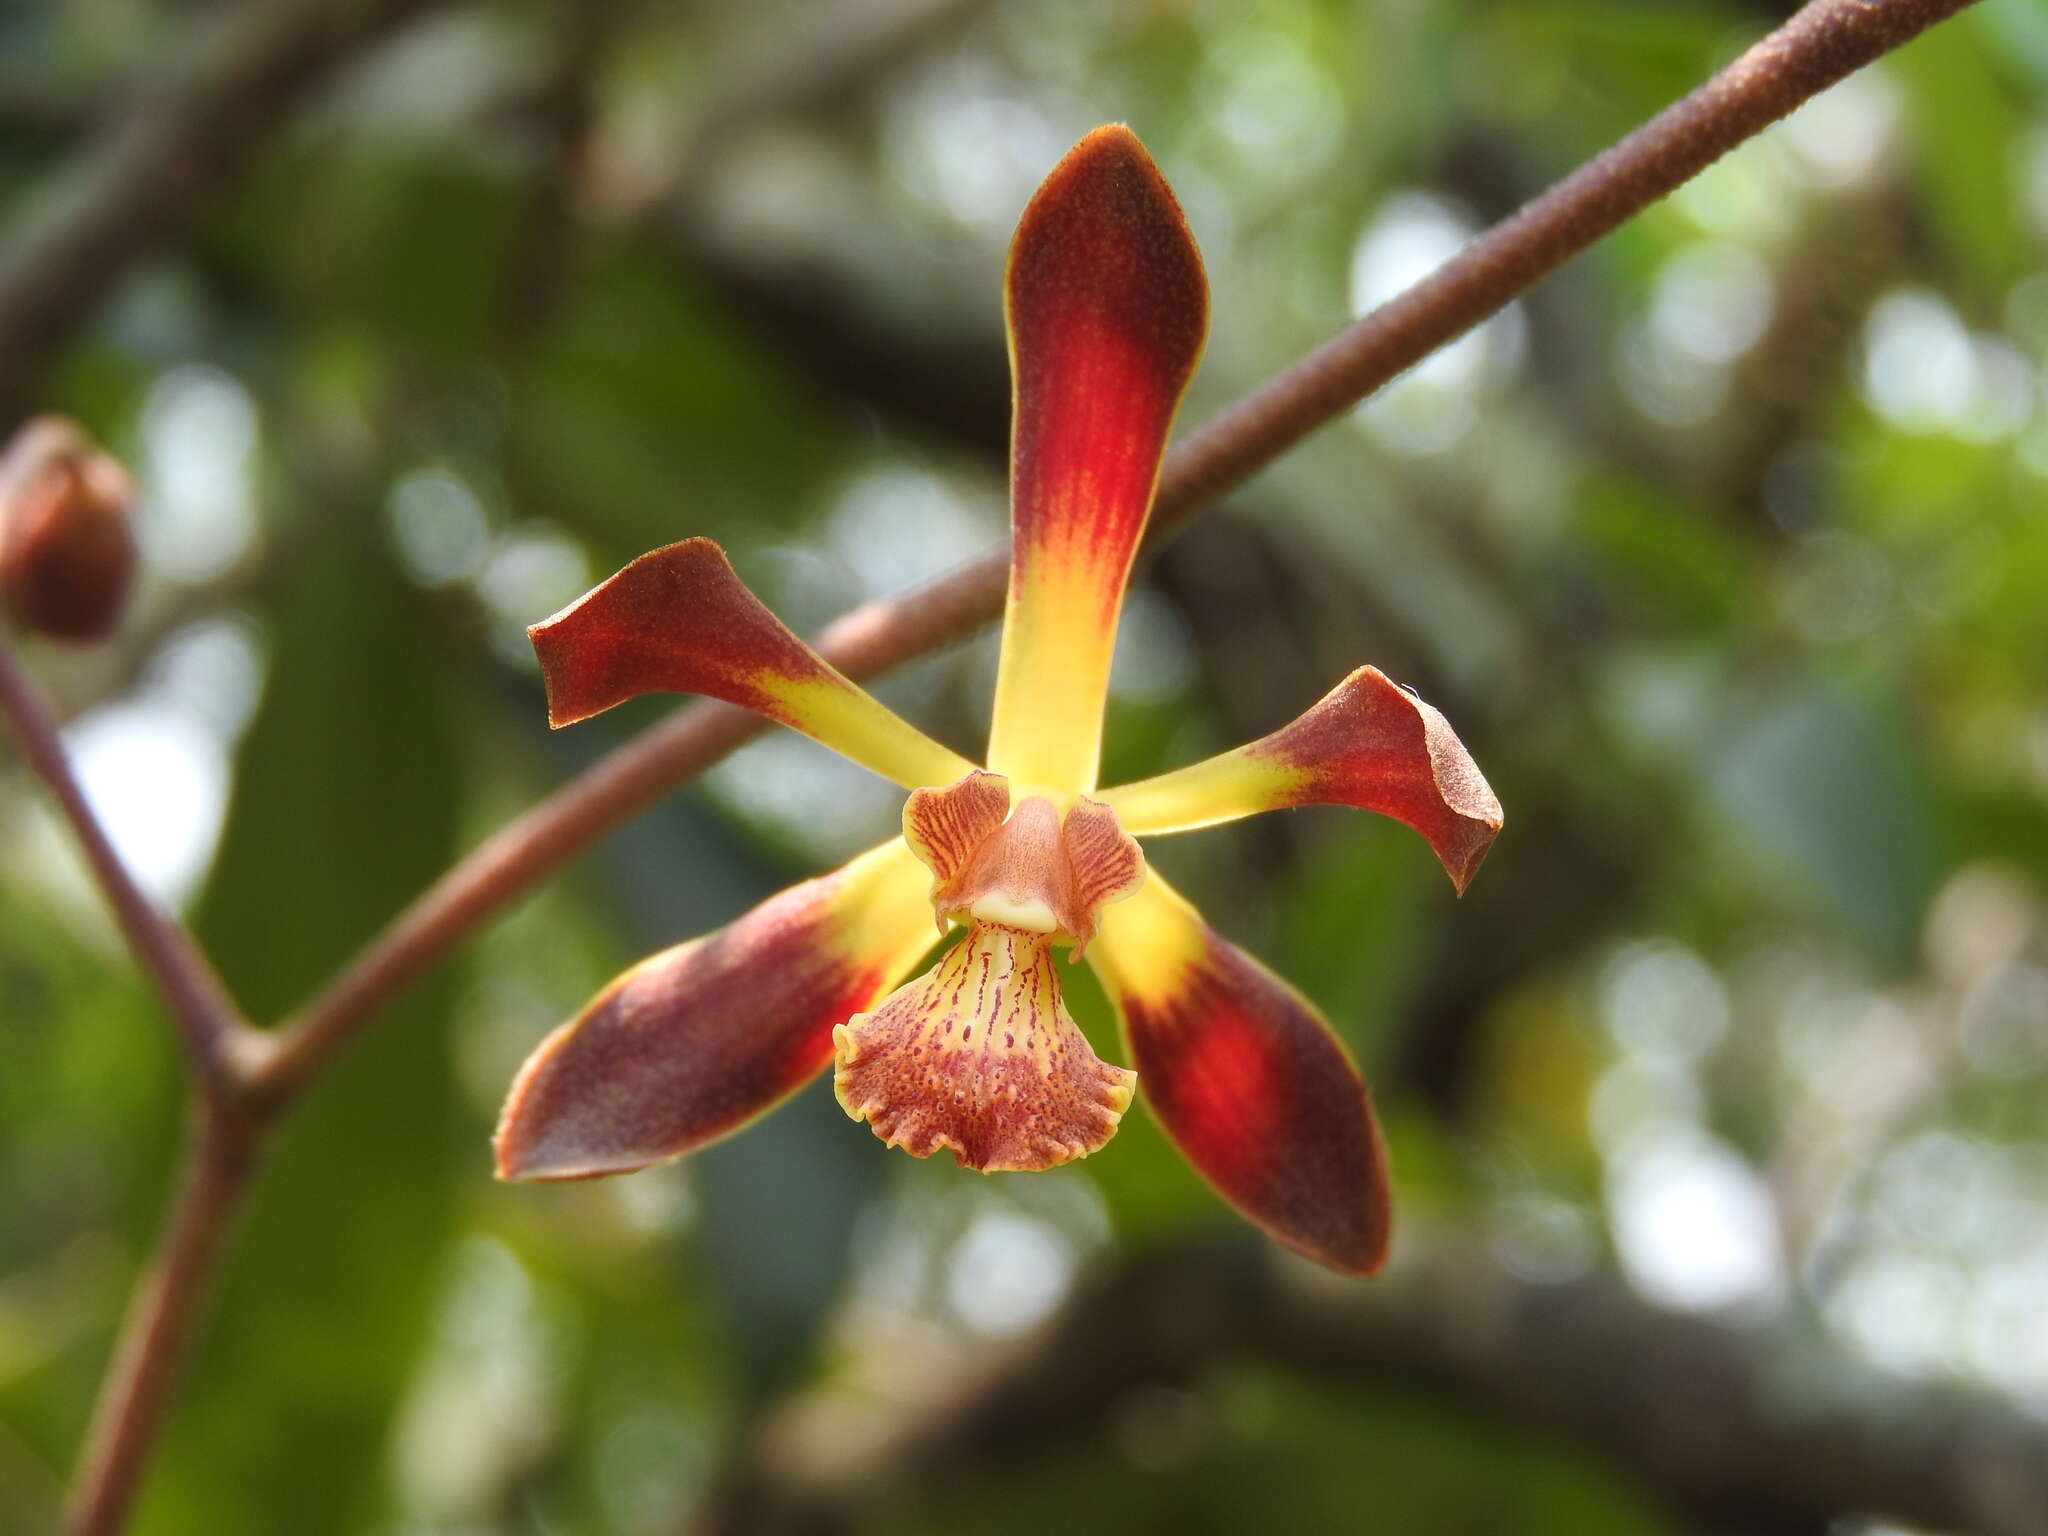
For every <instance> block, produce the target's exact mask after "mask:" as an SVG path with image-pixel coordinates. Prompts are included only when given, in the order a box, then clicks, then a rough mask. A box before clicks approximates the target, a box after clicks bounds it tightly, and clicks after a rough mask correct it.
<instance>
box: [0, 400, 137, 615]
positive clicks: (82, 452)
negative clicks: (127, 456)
mask: <svg viewBox="0 0 2048 1536" xmlns="http://www.w3.org/2000/svg"><path fill="white" fill-rule="evenodd" d="M133 499H134V487H133V485H132V484H131V483H130V481H129V479H128V475H127V472H126V471H125V470H123V469H122V468H121V466H120V465H119V464H117V463H115V462H114V460H113V459H112V458H111V457H109V456H108V455H107V454H105V453H102V452H100V451H99V450H98V449H96V448H94V447H93V446H92V445H91V444H90V443H89V442H88V441H87V440H86V438H85V435H84V434H83V433H82V432H80V431H79V429H78V428H77V427H76V426H74V425H73V424H72V423H70V422H68V421H65V420H63V419H62V418H60V417H55V416H44V417H39V418H37V419H36V420H34V421H32V422H30V423H29V424H28V425H27V426H25V427H23V428H22V429H21V431H20V432H18V433H16V434H15V437H14V441H13V442H12V443H10V444H9V445H8V447H7V452H6V454H5V456H4V457H0V606H4V607H5V609H6V611H7V612H8V614H9V615H10V616H12V618H13V619H14V621H15V623H17V624H19V625H20V626H21V627H22V628H24V629H28V630H34V631H36V632H38V633H40V634H45V635H49V636H51V637H52V638H54V639H58V640H70V641H76V642H81V643H83V642H88V641H93V640H101V639H104V638H105V637H106V636H107V635H108V634H110V633H111V632H112V631H113V628H114V626H115V625H116V624H117V623H118V622H120V618H121V609H122V607H123V605H124V604H125V603H126V601H127V598H128V587H129V583H130V581H131V580H132V578H133V577H134V575H135V536H134V533H133V532H132V531H131V530H130V528H129V525H128V508H129V504H130V502H131V501H132V500H133Z"/></svg>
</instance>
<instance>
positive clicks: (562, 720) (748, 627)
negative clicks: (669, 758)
mask: <svg viewBox="0 0 2048 1536" xmlns="http://www.w3.org/2000/svg"><path fill="white" fill-rule="evenodd" d="M526 633H527V637H528V638H529V639H530V640H532V642H533V649H534V653H535V654H536V655H537V656H538V657H539V658H540V670H541V676H542V678H543V679H544V680H545V681H546V683H547V690H548V723H549V724H550V725H553V726H557V727H560V726H564V725H573V724H575V723H576V722H577V721H579V720H587V719H589V718H590V717H591V716H592V715H595V714H599V713H601V712H603V711H604V710H607V709H610V708H611V707H612V706H613V705H614V704H620V703H623V702H625V701H626V700H627V699H631V698H637V697H638V696H639V695H641V694H643V693H701V694H704V695H706V696H708V697H711V698H720V699H724V700H726V701H727V702H729V703H733V704H738V705H740V706H742V707H743V708H746V709H752V710H757V711H759V712H760V713H762V714H767V715H773V716H775V717H776V718H781V717H782V716H781V714H779V713H778V702H779V701H778V700H777V698H776V696H775V695H774V694H773V693H771V692H769V691H768V690H767V689H766V688H764V687H763V686H762V685H763V683H764V682H766V681H767V680H769V679H792V680H802V681H819V680H823V679H824V678H826V677H827V676H828V675H829V674H828V673H827V671H826V669H825V667H824V665H823V664H822V663H821V662H819V661H818V660H817V658H816V657H815V656H813V655H812V654H811V652H810V650H809V649H808V648H807V647H806V646H805V645H804V644H803V642H802V641H800V640H798V639H797V638H796V637H795V636H794V635H792V634H791V633H790V632H789V630H788V629H786V628H785V627H784V626H783V624H782V621H781V620H779V619H777V618H776V617H775V616H774V615H773V614H772V613H770V612H769V611H768V609H767V608H766V607H765V606H763V604H762V603H761V600H760V599H759V598H757V597H755V596H754V594H753V593H751V592H749V591H748V590H747V588H746V586H745V584H744V583H742V582H741V581H740V579H739V577H738V575H736V574H735V573H734V571H733V568H732V564H731V562H730V561H728V560H727V559H726V558H725V551H724V550H722V549H720V548H719V547H718V545H717V544H715V543H713V542H712V541H711V540H710V539H684V540H682V541H681V542H679V543H675V544H670V545H668V546H666V547H665V548H662V549H657V550H655V551H653V552H652V553H650V554H645V555H642V556H641V557H640V558H639V559H638V560H635V561H634V562H633V563H632V564H631V565H628V566H627V567H626V568H625V569H624V570H622V571H620V572H619V573H618V574H617V575H616V576H613V577H612V578H611V579H610V580H608V581H604V582H601V583H599V584H598V585H597V586H595V587H593V588H592V589H591V590H590V591H589V592H587V593H585V594H584V595H583V596H582V597H580V598H578V599H577V600H576V601H575V602H573V603H571V604H570V605H569V606H568V607H566V608H564V609H563V610H562V611H561V612H560V613H557V614H555V615H554V616H553V617H551V618H548V619H545V620H543V621H542V622H541V623H539V624H536V625H534V626H533V627H532V628H530V629H529V630H527V632H526Z"/></svg>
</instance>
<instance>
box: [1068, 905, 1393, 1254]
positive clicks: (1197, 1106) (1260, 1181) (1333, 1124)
mask: <svg viewBox="0 0 2048 1536" xmlns="http://www.w3.org/2000/svg"><path fill="white" fill-rule="evenodd" d="M1089 959H1090V960H1091V961H1092V962H1093V964H1094V966H1095V969H1096V973H1097V974H1098V975H1099V976H1101V978H1102V982H1103V986H1104V987H1105V988H1106V989H1107V990H1108V992H1109V994H1110V997H1111V998H1112V1000H1113V1001H1114V1002H1115V1004H1116V1008H1117V1014H1118V1017H1119V1018H1120V1019H1121V1020H1122V1022H1123V1028H1124V1035H1125V1038H1126V1040H1127V1041H1128V1044H1129V1050H1130V1059H1131V1062H1132V1064H1133V1065H1134V1066H1135V1067H1136V1068H1137V1069H1138V1081H1139V1083H1140V1084H1141V1085H1142V1086H1143V1088H1144V1090H1145V1097H1146V1100H1147V1102H1148V1103H1150V1104H1151V1106H1152V1111H1153V1113H1154V1114H1156V1115H1157V1116H1158V1117H1159V1121H1160V1124H1161V1125H1163V1126H1164V1127H1165V1129H1166V1133H1167V1135H1168V1136H1170V1137H1171V1138H1172V1139H1173V1142H1174V1144H1175V1145H1176V1146H1178V1147H1179V1148H1180V1150H1181V1152H1182V1154H1183V1155H1185V1156H1186V1158H1187V1160H1188V1161H1189V1162H1190V1163H1192V1164H1193V1165H1194V1166H1195V1169H1196V1171H1197V1172H1199V1173H1200V1174H1201V1175H1202V1177H1203V1178H1205V1179H1207V1180H1208V1181H1209V1183H1210V1185H1211V1186H1212V1187H1213V1188H1214V1189H1215V1190H1216V1192H1217V1193H1218V1194H1220V1195H1222V1196H1223V1198H1224V1199H1226V1200H1228V1201H1229V1202H1230V1203H1231V1204H1232V1205H1234V1206H1236V1207H1237V1209H1238V1210H1240V1211H1242V1212H1243V1213H1244V1215H1245V1216H1246V1217H1248V1218H1249V1219H1250V1220H1251V1221H1252V1222H1253V1223H1254V1224H1255V1225H1257V1226H1258V1227H1260V1228H1261V1229H1263V1230H1264V1231H1265V1232H1267V1233H1268V1234H1270V1235H1271V1236H1272V1237H1273V1238H1274V1239H1275V1240H1277V1241H1278V1242H1281V1243H1284V1244H1285V1245H1286V1246H1288V1247H1289V1248H1292V1249H1294V1250H1295V1251H1296V1252H1298V1253H1302V1254H1305V1255H1307V1256H1308V1257H1309V1258H1311V1259H1314V1260H1315V1261H1316V1262H1317V1263H1319V1264H1325V1265H1328V1266H1329V1267H1330V1268H1332V1269H1336V1270H1341V1271H1343V1272H1345V1273H1347V1274H1359V1275H1366V1274H1371V1273H1373V1272H1374V1271H1375V1270H1377V1269H1378V1268H1379V1267H1380V1264H1381V1262H1382V1261H1383V1260H1384V1259H1385V1257H1386V1249H1387V1234H1388V1225H1389V1216H1388V1205H1387V1168H1386V1156H1385V1153H1384V1152H1383V1151H1382V1149H1381V1146H1380V1138H1379V1129H1378V1127H1377V1125H1376V1124H1375V1122H1374V1119H1373V1113H1372V1103H1371V1100H1370V1099H1369V1098H1368V1096H1367V1093H1366V1088H1365V1083H1364V1081H1363V1080H1362V1079H1361V1078H1360V1077H1359V1075H1358V1069H1357V1068H1356V1067H1354V1066H1353V1065H1352V1064H1351V1060H1350V1058H1349V1056H1347V1055H1346V1054H1345V1051H1344V1047H1343V1046H1342V1045H1341V1044H1339V1043H1338V1040H1337V1037H1336V1036H1335V1035H1334V1034H1332V1033H1331V1032H1330V1027H1329V1025H1327V1024H1326V1023H1324V1021H1323V1019H1322V1018H1321V1016H1320V1015H1318V1014H1317V1012H1316V1011H1315V1009H1314V1008H1313V1007H1311V1006H1310V1004H1309V1003H1308V1002H1307V1001H1306V1000H1305V999H1303V998H1302V996H1301V995H1300V994H1299V993H1297V992H1296V991H1295V990H1294V989H1293V988H1291V987H1289V986H1288V985H1287V984H1286V983H1285V982H1283V981H1281V980H1280V979H1279V978H1278V977H1276V976H1274V975H1273V974H1272V972H1270V971H1268V970H1267V969H1266V968H1265V967H1264V966H1262V965H1260V964H1259V963H1258V962H1257V961H1256V960H1254V959H1252V958H1251V956H1249V955H1247V954H1245V953H1244V951H1243V950H1241V949H1238V948H1237V947H1236V946H1235V945H1233V944H1231V943H1230V942H1228V941H1227V940H1225V939H1224V938H1222V937H1221V936H1220V935H1218V934H1217V933H1216V932H1215V931H1214V930H1213V929H1211V928H1209V927H1208V926H1207V925H1206V924H1204V923H1203V921H1202V919H1201V916H1200V914H1199V913H1197V912H1196V911H1195V909H1194V908H1193V907H1191V906H1190V905H1189V904H1188V903H1187V902H1186V901H1185V900H1184V899H1183V898H1182V897H1180V896H1179V895H1177V894H1176V893H1175V892H1174V891H1173V890H1172V889H1171V888H1170V887H1168V886H1167V885H1166V883H1165V882H1164V881H1162V880H1161V879H1160V878H1159V877H1158V876H1157V875H1156V874H1155V875H1153V876H1151V877H1150V878H1149V879H1148V880H1147V881H1146V882H1145V886H1144V889H1143V890H1141V891H1139V892H1138V894H1137V895H1136V896H1133V897H1132V898H1130V899H1129V900H1128V901H1125V902H1123V903H1121V904H1119V905H1118V906H1116V907H1113V908H1111V909H1109V911H1108V912H1106V913H1105V914H1104V919H1103V926H1102V932H1101V933H1100V934H1099V935H1097V937H1096V940H1095V948H1094V949H1093V950H1092V951H1091V952H1090V955H1089Z"/></svg>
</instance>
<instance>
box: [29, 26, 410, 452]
mask: <svg viewBox="0 0 2048 1536" xmlns="http://www.w3.org/2000/svg"><path fill="white" fill-rule="evenodd" d="M444 3H446V0H249V3H247V4H244V5H241V6H238V7H236V8H235V9H234V10H232V11H230V12H229V13H228V14H226V15H225V16H223V17H222V18H221V19H220V20H219V21H218V22H217V23H215V24H214V25H213V26H212V27H211V28H209V29H207V30H206V31H205V33H204V34H203V35H202V36H201V37H199V38H198V39H196V40H195V42H194V44H193V46H192V47H191V48H190V49H189V51H188V52H187V53H186V54H185V56H184V57H183V59H182V60H181V61H179V62H178V63H176V64H174V65H172V66H170V67H169V68H168V69H167V70H165V71H162V72H160V73H156V72H153V78H155V79H156V81H157V83H156V84H154V85H152V86H151V87H150V88H149V89H148V90H147V92H146V93H145V94H144V95H142V96H141V97H140V98H139V99H138V100H137V101H135V103H134V104H133V105H132V106H131V107H129V108H128V109H127V110H125V111H124V112H122V113H121V114H120V116H119V117H118V118H117V119H115V120H114V121H113V122H112V123H111V124H110V126H109V128H108V130H107V131H106V132H105V133H104V134H103V135H101V137H100V138H99V139H98V141H97V142H96V143H95V144H94V146H93V147H92V148H91V149H89V150H87V151H86V152H85V153H84V154H83V155H81V156H80V157H79V159H78V160H77V161H76V162H75V163H74V164H73V165H71V166H70V167H68V168H67V169H66V170H65V171H64V172H63V173H62V174H61V175H60V176H59V177H57V178H56V179H55V180H54V181H53V182H52V183H51V184H50V185H48V186H46V187H42V188H39V189H37V191H36V193H35V194H34V195H33V196H32V197H31V198H30V199H29V207H28V208H27V209H26V210H25V211H23V212H22V213H21V214H19V215H18V216H17V217H15V218H14V219H13V220H12V221H10V223H9V224H8V226H7V227H6V229H5V230H4V231H0V253H4V254H0V423H4V422H5V421H7V420H9V419H11V418H12V417H13V416H15V415H16V414H17V413H18V412H19V409H20V407H21V405H22V403H23V402H24V401H25V400H26V399H27V397H28V396H29V394H30V393H31V392H32V390H33V388H34V386H35V383H36V381H37V380H38V379H39V378H40V377H41V376H42V373H43V371H44V369H45V368H46V367H47V366H48V365H49V363H50V361H51V359H52V358H54V357H55V356H56V355H57V353H58V352H59V350H61V349H62V347H63V346H64V344H65V342H66V341H67V340H68V339H69V338H70V337H71V335H72V334H73V333H74V332H75V331H76V330H77V329H78V327H79V326H80V325H81V324H83V323H84V322H85V321H86V320H87V319H88V318H90V317H91V315H92V314H93V313H94V312H96V311H97V310H98V309H99V307H100V306H101V305H102V304H103V303H105V302H106V300H107V299H108V298H109V297H110V296H111V295H112V294H113V293H114V291H115V289H116V288H118V287H119V285H120V283H121V281H122V280H123V278H125V277H126V275H127V274H128V272H129V271H130V270H131V269H132V268H133V267H134V266H135V265H136V263H138V262H139V261H142V260H145V259H146V258H148V257H149V256H150V255H152V254H153V253H155V252H156V251H158V250H160V249H162V248H163V247H164V246H165V245H166V244H168V243H169V242H170V241H172V240H174V239H176V238H177V237H178V236H179V235H180V234H182V233H183V232H184V231H185V230H186V229H187V228H189V227H190V226H191V225H192V223H193V222H194V221H195V220H196V219H197V218H198V217H199V214H200V212H201V211H202V209H203V208H204V206H205V205H206V203H207V202H208V200H209V199H210V198H211V197H212V196H213V195H214V194H215V193H216V192H218V191H219V190H220V189H221V188H222V187H223V186H225V185H226V184H227V183H228V182H229V181H231V180H232V179H233V178H234V177H235V176H236V175H237V174H238V173H239V172H240V171H241V170H242V168H243V167H244V166H245V165H246V164H248V162H249V161H250V160H251V159H252V158H253V157H254V156H255V155H256V153H257V152H258V151H259V150H260V149H261V148H262V147H263V145H264V144H265V143H266V142H267V141H268V130H269V128H270V125H271V124H272V123H274V122H275V121H276V120H277V119H278V118H280V117H281V116H283V115H284V114H285V112H286V111H287V110H288V109H289V108H290V107H292V106H293V105H294V104H295V103H296V102H297V101H298V100H299V99H300V98H301V97H302V96H303V95H304V94H305V93H306V92H307V91H308V90H310V89H311V88H313V87H314V86H316V85H318V84H319V83H320V82H321V81H322V80H323V79H324V78H325V77H326V76H327V75H328V74H329V73H330V72H331V71H332V70H333V69H334V68H335V67H336V66H338V65H340V64H341V63H343V62H344V61H346V60H347V59H349V58H351V57H353V56H354V55H355V54H357V53H358V52H360V51H361V50H362V49H364V48H365V47H367V46H369V45H370V44H372V43H374V42H376V41H377V40H378V39H379V38H381V37H383V36H384V35H386V34H387V33H389V32H390V31H391V30H392V29H394V28H395V27H397V26H398V25H399V24H400V23H402V22H405V21H407V20H409V19H410V18H411V17H413V16H415V15H417V14H419V13H421V12H423V11H426V10H428V9H430V8H432V7H434V6H436V5H440V4H444Z"/></svg>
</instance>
